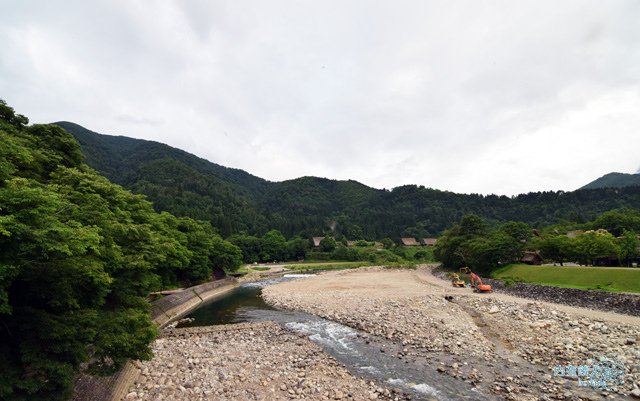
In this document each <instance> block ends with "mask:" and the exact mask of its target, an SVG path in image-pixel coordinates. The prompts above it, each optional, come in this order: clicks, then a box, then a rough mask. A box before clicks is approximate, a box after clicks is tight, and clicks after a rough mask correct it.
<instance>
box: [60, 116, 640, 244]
mask: <svg viewBox="0 0 640 401" xmlns="http://www.w3.org/2000/svg"><path fill="white" fill-rule="evenodd" d="M57 124H58V125H59V126H61V127H63V128H65V129H66V130H68V131H69V132H70V133H71V134H73V135H74V136H75V137H76V138H77V139H78V141H79V142H80V144H81V146H82V150H83V152H84V153H85V155H86V160H87V163H88V164H89V165H91V166H93V167H94V168H95V169H96V170H98V171H99V172H100V173H102V174H104V175H106V176H107V177H109V178H110V179H112V180H113V181H115V182H117V183H119V184H121V185H123V186H125V187H126V188H128V189H130V190H132V191H133V192H136V193H140V194H145V195H147V196H148V197H149V199H150V200H151V201H153V203H154V207H155V208H156V210H159V211H160V210H166V211H169V212H171V213H173V214H176V215H178V216H187V217H192V218H197V219H206V220H209V221H210V222H211V223H212V225H213V226H214V227H216V228H217V229H218V230H219V232H220V233H221V234H222V235H224V236H227V235H229V234H232V233H237V232H241V231H246V232H248V233H252V234H260V235H261V234H264V233H266V232H267V231H269V230H270V229H278V230H280V231H281V232H282V233H283V234H284V235H285V236H287V237H291V236H292V235H295V234H299V235H302V236H304V237H309V236H312V235H319V234H321V233H333V234H334V235H337V236H342V235H344V236H346V237H348V238H350V239H360V238H363V239H370V240H372V239H381V238H385V237H390V238H398V237H400V236H413V237H428V236H436V235H439V234H440V233H441V232H442V231H443V230H444V229H446V228H447V227H449V226H451V225H452V224H454V223H455V222H457V221H459V220H460V218H461V217H462V216H464V215H465V214H469V213H473V214H476V215H478V216H481V217H483V218H485V219H487V220H488V221H489V222H494V223H496V222H501V221H508V220H517V221H524V222H526V223H529V224H531V225H532V226H534V227H539V226H542V225H548V224H553V223H557V222H559V221H562V220H568V221H574V222H579V223H580V222H584V221H587V220H590V219H593V218H595V217H596V216H597V215H598V214H600V213H602V212H605V211H607V210H610V209H614V208H619V207H632V208H640V187H626V188H621V189H613V188H601V189H585V190H578V191H574V192H564V191H557V192H553V191H548V192H532V193H528V194H522V195H518V196H515V197H507V196H497V195H486V196H485V195H479V194H456V193H453V192H448V191H440V190H436V189H431V188H425V187H423V186H417V185H404V186H401V187H397V188H394V189H392V190H380V189H375V188H371V187H368V186H366V185H363V184H361V183H358V182H355V181H337V180H330V179H326V178H318V177H302V178H297V179H294V180H288V181H283V182H269V181H267V180H264V179H262V178H259V177H255V176H253V175H251V174H249V173H247V172H244V171H242V170H238V169H231V168H227V167H223V166H220V165H217V164H215V163H211V162H209V161H207V160H204V159H201V158H198V157H196V156H194V155H191V154H189V153H187V152H184V151H182V150H179V149H175V148H172V147H170V146H167V145H164V144H161V143H158V142H151V141H144V140H139V139H132V138H127V137H122V136H117V137H116V136H108V135H101V134H97V133H94V132H92V131H89V130H87V129H85V128H83V127H80V126H79V125H76V124H72V123H65V122H61V123H57Z"/></svg>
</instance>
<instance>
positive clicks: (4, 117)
mask: <svg viewBox="0 0 640 401" xmlns="http://www.w3.org/2000/svg"><path fill="white" fill-rule="evenodd" d="M0 121H3V122H5V123H7V124H10V125H12V126H14V127H15V128H18V129H20V128H22V127H24V126H25V125H27V124H29V119H28V118H27V117H25V116H23V115H21V114H16V112H15V111H14V110H13V107H11V106H9V105H7V102H5V101H4V100H2V99H0Z"/></svg>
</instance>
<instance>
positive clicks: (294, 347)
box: [125, 322, 405, 401]
mask: <svg viewBox="0 0 640 401" xmlns="http://www.w3.org/2000/svg"><path fill="white" fill-rule="evenodd" d="M153 351H154V354H155V357H154V359H153V360H151V361H148V362H143V363H141V364H139V367H140V370H141V374H140V376H139V377H138V379H137V381H136V383H135V384H134V385H133V386H132V387H131V389H130V392H129V393H128V394H127V396H126V398H125V399H126V400H145V401H147V400H148V401H165V400H171V401H182V400H184V401H187V400H188V401H204V400H234V401H238V400H264V401H270V400H298V399H308V400H402V399H405V398H404V397H403V396H402V395H400V394H396V393H394V390H393V389H390V388H385V387H380V386H378V385H377V384H375V383H374V382H369V381H365V380H363V379H359V378H356V377H354V376H353V375H351V374H350V373H349V372H348V371H347V370H346V369H345V368H344V367H343V366H342V365H341V364H340V363H338V362H337V361H336V360H335V359H333V358H332V357H331V356H329V355H327V354H326V353H325V352H324V351H322V349H320V348H319V347H318V346H317V345H315V344H314V343H312V342H311V341H309V340H308V339H307V338H306V337H305V336H300V335H297V334H295V333H293V332H291V331H289V330H286V329H283V328H282V327H281V326H280V325H278V324H276V323H273V322H264V323H240V324H233V325H220V326H208V327H198V328H185V329H168V330H165V331H164V332H163V334H162V336H161V337H160V338H158V339H157V340H156V341H155V343H154V344H153Z"/></svg>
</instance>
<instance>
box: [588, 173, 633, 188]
mask: <svg viewBox="0 0 640 401" xmlns="http://www.w3.org/2000/svg"><path fill="white" fill-rule="evenodd" d="M638 185H640V173H636V174H629V173H618V172H613V173H608V174H605V175H603V176H602V177H600V178H596V179H595V180H593V181H591V182H590V183H588V184H587V185H585V186H583V187H581V188H580V189H597V188H623V187H630V186H638Z"/></svg>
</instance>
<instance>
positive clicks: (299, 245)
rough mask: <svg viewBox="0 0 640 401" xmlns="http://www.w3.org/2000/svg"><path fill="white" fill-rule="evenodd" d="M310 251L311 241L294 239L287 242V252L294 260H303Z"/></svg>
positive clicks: (299, 238)
mask: <svg viewBox="0 0 640 401" xmlns="http://www.w3.org/2000/svg"><path fill="white" fill-rule="evenodd" d="M308 251H309V240H306V239H304V238H301V237H298V236H296V237H293V238H291V239H290V240H289V241H287V252H288V254H289V257H290V258H292V259H303V258H305V257H306V255H307V252H308Z"/></svg>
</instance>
